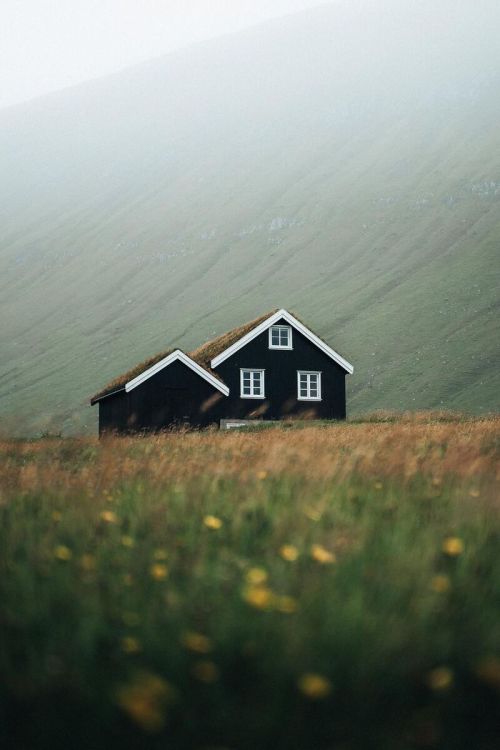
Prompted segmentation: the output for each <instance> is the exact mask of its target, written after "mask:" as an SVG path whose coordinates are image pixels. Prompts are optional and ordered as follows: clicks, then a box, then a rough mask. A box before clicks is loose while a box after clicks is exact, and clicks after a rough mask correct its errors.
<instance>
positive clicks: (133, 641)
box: [121, 635, 142, 654]
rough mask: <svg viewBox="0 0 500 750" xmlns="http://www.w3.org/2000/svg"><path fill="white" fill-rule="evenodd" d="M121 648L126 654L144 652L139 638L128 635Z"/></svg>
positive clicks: (122, 641) (123, 639)
mask: <svg viewBox="0 0 500 750" xmlns="http://www.w3.org/2000/svg"><path fill="white" fill-rule="evenodd" d="M121 648H122V651H124V652H125V653H126V654H138V653H139V652H140V651H142V647H141V644H140V642H139V641H138V640H137V638H134V637H133V636H130V635H127V636H125V638H122V640H121Z"/></svg>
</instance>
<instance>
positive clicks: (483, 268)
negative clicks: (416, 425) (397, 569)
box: [0, 0, 500, 433]
mask: <svg viewBox="0 0 500 750" xmlns="http://www.w3.org/2000/svg"><path fill="white" fill-rule="evenodd" d="M351 5H352V4H348V5H347V6H340V7H333V6H332V7H329V6H324V7H321V8H318V9H315V10H313V11H308V12H305V13H300V14H297V15H294V16H289V17H287V18H286V19H280V20H277V21H273V22H269V23H267V24H265V25H263V26H260V27H257V28H255V29H251V30H248V31H245V32H242V33H239V34H236V35H232V36H228V37H224V38H222V39H219V40H215V41H211V42H209V43H205V44H201V45H197V46H195V47H192V48H190V49H187V50H185V51H183V52H181V53H177V54H175V55H169V56H168V57H166V58H162V59H158V60H155V61H152V62H151V63H149V64H147V65H142V66H139V67H136V68H133V69H130V70H127V71H125V72H124V73H121V74H119V75H115V76H112V77H108V78H106V79H102V80H99V81H95V82H91V83H89V84H86V85H83V86H79V87H76V88H73V89H69V90H66V91H63V92H61V93H59V94H56V95H52V96H49V97H44V98H42V99H39V100H37V101H34V102H31V103H29V104H26V105H23V106H18V107H14V108H10V109H6V110H3V111H1V112H0V221H1V223H0V226H1V228H2V230H1V233H0V319H1V321H2V325H1V327H0V414H1V429H3V430H4V431H6V432H15V433H33V432H39V431H41V430H47V429H50V430H55V429H63V430H64V431H66V432H79V431H82V430H85V431H92V430H93V429H94V428H95V423H96V414H95V411H96V410H95V409H91V408H90V407H89V406H88V397H89V395H90V394H91V393H93V392H95V391H97V390H98V389H99V388H100V387H101V386H102V385H103V384H104V383H106V382H107V381H108V380H110V379H111V378H112V377H113V376H114V375H116V374H119V373H120V372H121V371H123V370H126V369H127V368H129V367H130V366H132V365H134V364H135V363H136V362H138V361H140V360H142V359H144V358H145V357H147V356H148V355H151V354H154V353H155V352H157V351H161V350H162V349H166V348H168V347H169V346H171V345H175V346H180V347H182V348H185V349H186V350H189V349H192V348H194V347H195V346H196V345H197V344H199V343H202V342H203V341H204V340H206V339H208V338H212V337H213V336H214V335H215V334H218V333H221V332H222V331H224V330H226V329H228V328H232V327H234V326H236V325H238V324H240V323H242V322H244V321H245V320H248V319H252V318H254V317H256V316H257V315H259V314H260V313H261V312H262V311H265V310H267V309H270V308H274V307H287V308H290V309H291V310H294V311H296V312H297V313H298V314H299V315H300V317H301V318H303V319H304V320H305V321H306V322H308V323H309V324H310V325H311V327H313V328H314V329H315V330H317V332H318V333H319V334H320V335H321V336H323V337H325V338H326V339H327V340H328V341H329V342H330V343H331V344H332V345H333V346H334V347H335V348H336V349H337V350H339V351H340V352H341V353H342V354H344V355H345V356H346V357H347V358H348V359H349V361H351V362H352V363H353V364H354V367H355V373H354V375H353V376H352V377H351V378H350V379H349V386H348V387H349V402H348V406H349V410H350V413H351V414H353V413H356V412H360V411H365V410H372V409H376V408H390V409H408V408H410V409H411V408H419V409H421V408H434V407H440V408H441V407H443V408H453V409H455V408H457V409H464V410H468V411H474V412H478V413H483V412H489V411H493V410H498V409H499V407H500V335H499V334H500V326H499V314H498V312H499V311H498V305H499V299H500V294H499V292H500V262H499V260H500V258H499V256H500V128H499V127H498V123H499V122H500V98H499V97H498V90H499V89H500V48H499V46H498V42H497V34H496V29H497V25H496V23H495V21H496V20H497V18H498V11H497V9H496V3H494V2H492V1H491V0H479V2H477V3H475V4H474V6H472V4H471V3H468V2H458V1H457V0H454V2H453V3H452V2H449V0H442V2H440V3H439V4H438V5H439V8H438V9H436V7H435V5H436V4H435V3H433V2H430V0H422V2H420V3H414V2H411V1H410V0H408V2H401V1H398V2H397V3H396V2H395V1H394V5H393V7H392V12H389V11H387V12H386V14H385V15H383V16H380V15H379V14H378V13H377V11H376V9H375V8H372V7H371V4H368V5H364V4H363V3H361V5H359V6H358V5H355V7H351ZM311 40H314V43H312V42H311Z"/></svg>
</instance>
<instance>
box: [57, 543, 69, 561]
mask: <svg viewBox="0 0 500 750" xmlns="http://www.w3.org/2000/svg"><path fill="white" fill-rule="evenodd" d="M54 557H56V558H57V559H58V560H63V561H64V562H65V561H66V560H71V558H72V557H73V553H72V551H71V550H70V548H69V547H65V546H64V544H60V545H58V546H57V547H56V548H55V550H54Z"/></svg>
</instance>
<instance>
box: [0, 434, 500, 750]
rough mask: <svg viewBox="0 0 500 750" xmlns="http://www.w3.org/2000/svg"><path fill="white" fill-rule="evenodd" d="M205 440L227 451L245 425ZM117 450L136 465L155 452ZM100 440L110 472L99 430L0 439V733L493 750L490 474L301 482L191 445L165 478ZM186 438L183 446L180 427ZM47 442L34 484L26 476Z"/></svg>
mask: <svg viewBox="0 0 500 750" xmlns="http://www.w3.org/2000/svg"><path fill="white" fill-rule="evenodd" d="M351 429H352V430H360V429H362V428H361V426H353V427H352V428H351ZM370 429H373V428H372V427H370ZM438 429H441V427H439V428H438ZM457 429H461V428H460V427H458V428H457ZM265 437H266V436H265V434H263V436H261V438H260V439H264V438H265ZM289 437H290V438H292V437H293V434H292V433H290V434H289ZM258 438H259V436H256V437H255V439H258ZM219 439H220V443H219V445H220V446H222V450H226V452H227V451H229V450H236V449H237V448H235V446H236V447H238V446H239V450H240V451H241V450H242V449H243V451H245V450H249V445H248V446H247V448H245V442H242V441H247V440H248V441H249V440H251V439H252V438H251V437H250V436H247V435H242V436H236V435H231V436H227V441H226V442H224V440H225V438H224V437H223V436H219ZM269 439H274V440H280V439H281V440H283V439H285V438H284V437H281V438H280V435H279V433H276V434H275V435H274V437H273V436H272V435H271V434H270V435H269ZM287 439H288V438H287ZM197 440H198V438H197ZM211 440H212V438H211V437H210V436H209V435H208V436H206V438H205V439H204V441H205V442H204V441H203V440H200V442H199V446H201V447H202V448H203V446H204V445H206V446H207V447H208V443H209V442H210V441H211ZM173 441H174V438H171V439H170V444H173ZM124 445H125V446H126V447H125V450H126V451H128V455H129V457H132V456H135V457H136V458H137V460H138V463H139V464H140V462H141V460H146V457H147V455H148V454H149V453H150V452H151V451H152V450H154V446H153V444H150V443H148V442H147V441H137V443H135V444H134V443H133V442H129V443H126V444H124ZM418 445H420V446H421V443H419V444H418ZM116 446H117V448H116V450H117V451H118V452H117V453H116V457H117V460H118V457H119V456H120V457H121V460H123V461H124V464H123V466H124V469H123V472H124V473H123V477H122V478H121V479H116V480H115V481H114V483H113V484H112V485H111V486H107V485H106V483H105V481H104V479H103V477H104V476H105V470H104V471H102V472H101V473H97V468H96V463H95V462H96V459H97V456H98V454H99V453H101V452H102V451H105V450H107V448H106V445H104V446H103V447H99V448H97V447H95V446H92V445H88V446H87V447H86V448H85V444H79V443H78V442H69V443H64V442H61V441H55V442H54V444H53V446H52V447H50V446H48V445H47V442H46V441H43V442H42V443H40V444H39V446H36V445H35V446H34V447H33V448H32V447H31V446H30V444H26V445H25V446H24V447H23V446H22V445H21V444H11V447H10V448H9V453H8V458H7V454H6V453H5V450H4V452H3V456H4V460H6V461H8V462H10V464H9V465H11V466H12V467H13V471H14V473H13V474H12V475H11V476H12V477H13V476H16V477H17V479H15V480H14V479H12V478H11V479H10V480H9V481H7V480H6V481H5V484H4V494H3V496H2V497H3V500H2V501H1V502H0V644H1V645H0V673H1V675H2V680H1V682H0V701H1V708H0V717H1V718H2V721H0V741H3V743H4V744H3V746H4V747H6V748H7V747H8V748H11V747H12V748H14V747H16V748H26V749H29V748H35V747H36V748H37V750H45V748H47V750H48V748H51V750H53V749H54V748H58V747H61V748H62V747H68V746H70V747H71V748H76V749H78V748H82V750H83V748H93V749H94V748H165V747H172V748H176V749H177V748H179V749H184V748H185V750H191V749H196V750H197V749H199V750H202V749H208V748H227V749H228V750H236V749H238V750H239V749H240V748H241V749H242V750H247V749H248V750H255V748H259V750H260V749H264V748H276V750H281V749H283V750H285V748H290V747H293V748H296V749H297V750H306V749H309V748H311V750H312V749H314V750H322V749H324V750H327V749H328V750H331V748H334V747H335V748H336V747H342V748H345V749H346V750H347V749H349V750H367V748H374V749H378V748H380V750H387V748H390V749H391V750H411V749H413V748H420V747H423V748H426V747H430V748H438V749H441V748H442V749H443V750H445V749H446V750H448V749H450V750H451V749H453V750H457V749H461V748H463V749H464V750H465V749H466V748H467V750H469V749H470V748H474V750H492V748H493V747H494V746H495V744H494V743H495V738H496V734H495V731H496V730H495V721H496V718H497V717H498V713H497V711H498V710H499V708H500V706H499V697H500V693H499V691H500V629H499V628H498V621H499V615H500V595H499V592H500V557H499V554H498V540H499V538H500V536H499V535H500V523H499V517H498V508H497V507H495V506H494V504H492V503H490V502H489V499H488V498H489V494H488V492H489V491H487V490H486V485H485V490H484V494H483V491H482V490H481V487H482V482H483V480H485V478H486V476H487V474H486V473H485V474H484V475H483V476H482V475H478V474H476V475H475V477H474V478H472V479H468V480H462V481H458V480H457V479H456V478H454V477H453V476H448V477H445V478H444V480H443V481H437V480H435V479H434V480H433V479H432V477H431V476H429V475H425V474H415V475H414V476H413V477H411V478H410V479H409V480H404V479H403V477H402V476H392V477H390V476H389V477H385V478H384V479H383V480H373V479H370V478H369V477H368V476H362V475H360V474H358V473H356V472H354V473H352V474H351V475H350V476H348V477H345V478H344V479H342V480H340V479H339V480H336V479H332V478H322V477H321V476H317V477H316V479H311V478H309V479H306V478H305V476H297V475H293V474H292V473H290V474H289V475H286V474H282V475H280V476H273V475H272V474H269V473H267V472H266V471H258V470H257V469H258V466H254V465H253V464H252V469H251V474H250V475H248V476H246V478H244V477H240V478H238V477H236V476H229V475H228V474H225V473H224V472H220V471H217V468H216V467H217V464H215V467H214V466H213V465H212V464H209V465H206V466H205V467H203V464H204V461H205V458H204V453H203V451H202V452H201V453H198V454H197V455H198V459H197V460H198V461H199V462H200V466H199V470H200V471H201V473H198V474H197V475H196V476H193V477H192V478H191V479H189V478H184V479H180V478H178V479H176V480H173V479H171V480H165V481H163V482H159V481H153V479H152V478H151V477H150V478H149V479H148V476H147V475H144V476H142V477H140V476H136V477H135V478H131V477H130V476H127V475H126V474H127V472H126V469H125V462H126V458H125V455H124V454H123V453H122V452H121V451H122V448H121V447H120V444H119V443H116ZM190 446H191V447H190ZM224 446H226V448H224ZM78 447H80V449H81V451H82V452H81V453H80V454H79V452H78V450H77V449H78ZM442 447H443V450H444V452H445V451H446V443H443V444H442ZM4 449H5V446H4ZM160 449H161V446H160ZM180 449H181V453H182V451H184V460H192V459H191V458H190V456H191V452H192V451H193V450H195V449H194V448H193V446H192V444H191V443H190V439H189V436H187V437H186V438H185V442H184V447H182V446H181V448H180ZM51 452H52V455H53V458H54V461H55V462H57V466H58V467H59V470H58V471H55V473H54V478H53V486H52V489H51V490H47V489H44V490H43V491H42V490H41V489H40V483H39V482H37V481H36V478H35V479H33V480H32V479H30V469H31V470H32V471H35V472H36V471H40V472H43V471H45V470H47V468H48V467H47V462H46V457H48V456H49V455H51ZM169 454H170V451H167V455H169ZM243 457H245V453H243ZM250 459H251V453H249V452H248V453H247V454H246V460H247V461H248V460H250ZM174 460H176V461H177V460H180V459H179V456H178V455H177V457H176V458H175V459H174ZM380 460H381V461H382V462H383V461H384V456H383V455H381V456H380ZM435 460H436V461H437V460H439V459H437V458H436V459H435ZM54 465H56V464H54ZM62 469H64V470H65V471H66V472H68V471H69V472H70V474H67V473H66V474H64V477H65V478H64V479H63V478H62V474H61V473H60V472H61V471H62ZM15 472H17V474H16V473H15ZM58 472H59V473H58ZM78 472H79V476H80V478H81V482H78V483H77V484H75V485H74V486H73V487H72V489H69V487H70V484H69V483H70V481H71V473H73V474H74V475H75V476H76V475H77V474H78ZM23 477H24V479H23ZM23 482H24V485H23ZM100 482H102V485H101V488H100V487H99V484H100ZM23 487H24V489H23ZM37 487H38V488H37Z"/></svg>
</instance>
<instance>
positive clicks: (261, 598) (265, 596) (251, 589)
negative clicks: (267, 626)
mask: <svg viewBox="0 0 500 750" xmlns="http://www.w3.org/2000/svg"><path fill="white" fill-rule="evenodd" d="M243 599H244V600H245V601H246V603H247V604H250V606H251V607H255V609H269V608H270V607H271V605H272V602H273V592H272V591H271V590H270V589H268V588H267V587H266V586H248V588H246V589H245V590H244V591H243Z"/></svg>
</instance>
